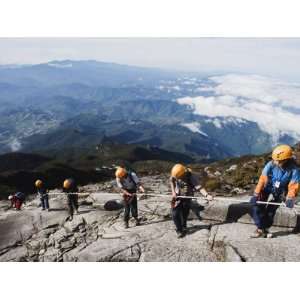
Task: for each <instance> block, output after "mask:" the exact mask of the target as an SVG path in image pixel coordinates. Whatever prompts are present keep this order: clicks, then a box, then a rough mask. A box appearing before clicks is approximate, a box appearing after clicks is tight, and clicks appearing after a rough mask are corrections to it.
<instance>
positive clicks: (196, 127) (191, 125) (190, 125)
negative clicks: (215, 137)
mask: <svg viewBox="0 0 300 300" xmlns="http://www.w3.org/2000/svg"><path fill="white" fill-rule="evenodd" d="M181 126H183V127H186V128H188V129H189V130H190V131H192V132H197V133H200V134H202V135H204V136H208V135H207V134H206V133H205V132H203V131H202V130H201V127H200V126H201V125H200V124H199V123H198V122H192V123H182V124H181Z"/></svg>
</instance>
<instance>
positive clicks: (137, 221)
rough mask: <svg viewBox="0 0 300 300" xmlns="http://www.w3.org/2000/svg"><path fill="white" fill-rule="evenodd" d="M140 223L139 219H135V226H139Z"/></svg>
mask: <svg viewBox="0 0 300 300" xmlns="http://www.w3.org/2000/svg"><path fill="white" fill-rule="evenodd" d="M140 225H141V220H140V219H138V218H137V219H135V226H140Z"/></svg>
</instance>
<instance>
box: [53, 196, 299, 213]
mask: <svg viewBox="0 0 300 300" xmlns="http://www.w3.org/2000/svg"><path fill="white" fill-rule="evenodd" d="M48 195H56V196H58V195H81V196H90V195H107V196H113V195H114V196H122V193H104V192H91V193H80V192H78V193H63V192H57V193H55V192H54V193H48ZM136 195H137V196H139V197H140V196H150V197H166V196H167V197H172V195H171V194H155V193H137V194H136ZM178 197H180V198H182V199H196V200H200V201H206V203H210V202H213V201H221V202H235V203H244V204H247V203H248V204H251V203H250V202H249V201H245V200H242V199H232V198H229V197H228V198H227V197H214V199H213V200H211V201H208V200H206V199H205V197H204V196H178ZM256 203H257V204H267V205H275V206H283V207H284V202H281V203H279V202H271V201H257V202H256ZM293 208H294V209H300V205H294V207H293Z"/></svg>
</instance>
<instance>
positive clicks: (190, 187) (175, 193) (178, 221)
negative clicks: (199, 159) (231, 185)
mask: <svg viewBox="0 0 300 300" xmlns="http://www.w3.org/2000/svg"><path fill="white" fill-rule="evenodd" d="M170 183H171V190H172V201H171V208H172V218H173V221H174V224H175V226H176V232H177V235H178V238H182V237H184V236H185V234H186V231H187V225H186V222H187V219H188V215H189V211H190V206H191V198H192V196H194V191H198V190H199V191H200V193H201V194H202V195H203V196H204V197H205V198H206V199H207V200H209V201H211V200H213V197H212V196H211V195H209V194H208V193H207V191H206V190H205V189H204V188H202V186H201V185H200V183H199V179H198V178H197V176H196V175H195V174H193V173H192V170H191V169H189V168H186V167H185V166H183V165H182V164H176V165H174V167H173V168H172V170H171V178H170ZM180 196H191V198H181V197H180Z"/></svg>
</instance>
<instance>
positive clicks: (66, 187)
mask: <svg viewBox="0 0 300 300" xmlns="http://www.w3.org/2000/svg"><path fill="white" fill-rule="evenodd" d="M73 183H74V181H73V180H72V179H66V180H65V181H64V184H63V186H64V188H65V189H69V188H70V187H71V186H72V185H73Z"/></svg>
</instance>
